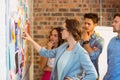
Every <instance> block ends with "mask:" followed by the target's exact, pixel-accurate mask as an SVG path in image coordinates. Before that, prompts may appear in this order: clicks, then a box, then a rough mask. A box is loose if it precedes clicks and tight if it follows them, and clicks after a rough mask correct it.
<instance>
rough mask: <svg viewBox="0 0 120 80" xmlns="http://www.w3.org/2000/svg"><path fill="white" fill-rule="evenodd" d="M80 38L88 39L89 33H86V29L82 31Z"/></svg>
mask: <svg viewBox="0 0 120 80" xmlns="http://www.w3.org/2000/svg"><path fill="white" fill-rule="evenodd" d="M81 39H83V40H84V41H89V39H90V33H88V32H87V31H84V32H83V33H82V36H81Z"/></svg>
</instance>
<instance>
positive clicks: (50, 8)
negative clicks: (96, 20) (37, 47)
mask: <svg viewBox="0 0 120 80" xmlns="http://www.w3.org/2000/svg"><path fill="white" fill-rule="evenodd" d="M101 1H102V2H100V0H34V1H33V2H34V3H33V38H34V40H35V41H37V42H38V43H39V44H41V45H42V46H44V45H45V44H46V41H47V39H46V38H47V37H48V35H49V34H48V33H49V31H50V30H51V28H53V27H58V26H61V25H62V22H63V20H64V19H65V17H76V18H77V19H79V20H80V21H81V24H82V23H83V14H84V13H88V12H95V13H98V15H99V16H100V25H104V26H110V25H111V21H112V16H113V15H114V13H115V12H120V0H101ZM101 3H102V4H101ZM39 64H40V57H39V55H38V53H37V52H36V51H35V52H34V80H40V75H41V71H40V66H39Z"/></svg>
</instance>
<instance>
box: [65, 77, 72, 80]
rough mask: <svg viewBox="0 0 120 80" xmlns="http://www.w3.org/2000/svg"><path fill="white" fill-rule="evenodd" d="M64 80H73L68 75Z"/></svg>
mask: <svg viewBox="0 0 120 80" xmlns="http://www.w3.org/2000/svg"><path fill="white" fill-rule="evenodd" d="M64 80H73V79H72V78H70V77H65V78H64Z"/></svg>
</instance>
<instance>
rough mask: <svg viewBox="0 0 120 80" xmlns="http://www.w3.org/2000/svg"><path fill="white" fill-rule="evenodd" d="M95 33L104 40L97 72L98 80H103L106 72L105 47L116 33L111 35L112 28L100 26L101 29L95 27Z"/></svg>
mask: <svg viewBox="0 0 120 80" xmlns="http://www.w3.org/2000/svg"><path fill="white" fill-rule="evenodd" d="M96 31H97V32H99V33H100V35H101V36H102V37H103V38H104V40H105V42H104V48H103V51H102V53H101V55H100V57H99V72H100V80H102V79H103V77H104V75H105V73H106V71H107V51H106V50H107V45H108V43H109V40H110V39H111V38H112V37H113V36H115V35H116V33H113V30H112V27H108V26H102V27H96Z"/></svg>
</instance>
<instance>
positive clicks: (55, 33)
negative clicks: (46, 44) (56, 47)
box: [50, 29, 58, 44]
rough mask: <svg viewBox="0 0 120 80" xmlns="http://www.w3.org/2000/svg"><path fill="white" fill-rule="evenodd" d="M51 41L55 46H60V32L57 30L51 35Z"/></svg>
mask: <svg viewBox="0 0 120 80" xmlns="http://www.w3.org/2000/svg"><path fill="white" fill-rule="evenodd" d="M50 41H52V42H53V43H54V44H58V32H57V31H56V30H55V29H54V30H53V31H52V32H51V34H50Z"/></svg>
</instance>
